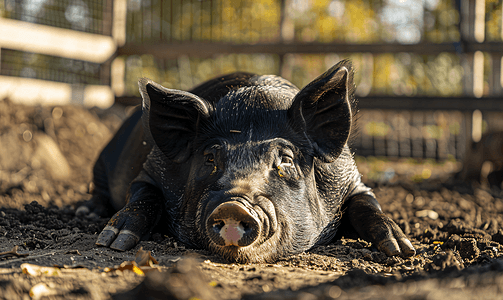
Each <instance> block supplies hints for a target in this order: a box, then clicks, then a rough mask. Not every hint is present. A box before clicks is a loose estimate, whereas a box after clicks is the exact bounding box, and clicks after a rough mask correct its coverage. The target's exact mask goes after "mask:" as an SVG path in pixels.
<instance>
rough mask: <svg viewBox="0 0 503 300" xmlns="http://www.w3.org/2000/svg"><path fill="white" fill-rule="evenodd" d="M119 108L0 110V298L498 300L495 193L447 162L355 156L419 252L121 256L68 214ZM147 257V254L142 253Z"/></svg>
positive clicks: (140, 249) (162, 247)
mask: <svg viewBox="0 0 503 300" xmlns="http://www.w3.org/2000/svg"><path fill="white" fill-rule="evenodd" d="M128 111H129V109H128V108H123V107H112V108H111V109H109V110H106V111H101V110H97V109H94V110H86V109H82V108H79V107H75V106H65V107H26V106H21V105H16V104H13V103H11V102H9V101H7V100H0V252H1V253H0V299H30V297H31V298H34V299H110V298H113V299H138V298H140V297H141V298H144V299H442V300H445V299H502V298H503V230H502V224H503V214H502V213H503V192H502V191H501V189H500V188H499V187H492V188H489V187H484V186H480V185H477V184H467V183H461V182H456V181H454V180H453V179H452V174H453V173H454V172H455V171H457V170H458V169H459V168H460V165H459V163H456V162H443V163H436V162H431V161H421V162H418V161H413V160H395V161H389V160H379V159H373V158H366V159H365V158H358V159H357V163H358V165H359V168H360V171H361V172H362V174H363V176H364V177H363V178H364V181H365V182H366V183H367V184H368V185H370V186H372V187H373V188H374V191H375V193H376V195H377V198H378V200H379V202H380V203H381V205H382V207H383V210H384V211H385V212H386V213H388V214H389V215H390V216H392V218H393V219H394V220H395V221H396V222H397V223H398V224H399V226H400V227H401V228H402V229H403V230H404V232H405V233H406V234H407V235H408V236H409V237H410V239H411V241H412V243H413V245H414V246H415V247H416V249H417V254H416V255H415V256H414V257H411V258H409V259H402V258H400V257H393V258H389V257H386V255H385V254H383V253H381V252H379V251H377V250H376V249H375V248H374V247H373V246H372V245H371V244H370V243H368V242H366V241H364V240H361V239H358V237H357V236H355V235H354V233H353V232H351V231H350V230H345V231H343V232H342V233H341V236H340V239H339V240H337V241H335V242H334V243H333V244H331V245H327V246H322V247H317V248H314V249H311V250H310V251H308V252H305V253H300V254H297V255H293V256H290V257H285V258H283V259H281V260H278V261H277V262H275V263H274V264H233V263H228V262H225V261H224V260H222V259H221V258H219V257H217V256H213V255H211V253H209V252H207V251H202V250H195V249H188V248H185V247H184V246H183V245H181V244H178V243H177V242H176V241H174V240H173V239H171V238H170V237H167V236H163V235H162V234H160V233H155V234H153V235H152V237H151V238H150V240H148V241H142V242H140V243H139V245H138V246H137V247H135V248H134V249H132V250H130V251H126V252H117V251H113V250H110V249H106V248H101V247H97V246H95V245H94V241H95V240H96V237H97V234H98V233H99V232H100V230H101V229H102V228H103V226H104V224H105V223H106V222H107V220H106V219H104V218H99V217H81V216H76V215H75V209H76V207H77V206H78V203H80V202H81V201H85V200H87V199H89V194H88V187H89V182H90V180H91V169H92V165H93V163H94V160H95V159H96V157H97V155H98V153H99V151H100V150H101V148H102V147H103V146H104V145H105V143H106V142H107V141H108V140H109V139H110V137H111V135H112V133H113V132H114V131H115V130H116V129H117V128H118V126H119V125H120V122H121V120H122V119H123V118H124V117H125V116H126V115H127V114H128ZM149 252H150V255H149Z"/></svg>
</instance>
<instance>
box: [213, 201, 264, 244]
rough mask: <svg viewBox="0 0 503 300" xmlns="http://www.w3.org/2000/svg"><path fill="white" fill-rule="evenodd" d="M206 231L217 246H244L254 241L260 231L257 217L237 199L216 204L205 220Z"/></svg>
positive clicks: (260, 227)
mask: <svg viewBox="0 0 503 300" xmlns="http://www.w3.org/2000/svg"><path fill="white" fill-rule="evenodd" d="M206 231H207V233H208V236H209V237H210V239H211V240H212V241H213V242H214V243H215V244H217V245H218V246H238V247H246V246H249V245H251V244H252V243H253V242H255V241H256V240H257V239H258V237H259V236H260V233H261V231H262V226H261V224H260V221H259V219H258V218H257V217H256V216H254V214H253V212H251V211H250V210H249V209H248V208H246V207H245V206H244V205H242V204H241V203H239V202H237V201H229V202H225V203H222V204H220V205H219V206H217V207H216V208H215V209H214V210H213V212H212V213H211V214H210V215H209V217H208V219H207V220H206Z"/></svg>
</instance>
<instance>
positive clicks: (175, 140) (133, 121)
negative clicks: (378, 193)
mask: <svg viewBox="0 0 503 300" xmlns="http://www.w3.org/2000/svg"><path fill="white" fill-rule="evenodd" d="M139 85H140V91H141V94H142V97H143V106H142V111H138V112H136V113H135V114H133V116H132V117H131V118H130V119H128V120H127V121H126V122H125V124H124V125H123V126H122V127H121V129H120V130H119V132H118V133H117V135H116V136H115V137H114V139H113V140H112V141H111V142H110V144H109V145H108V146H107V147H106V148H105V150H104V151H103V153H102V154H101V156H100V158H99V159H98V161H97V163H96V165H95V168H94V184H95V189H94V192H93V198H92V200H91V201H90V203H89V204H88V206H87V208H88V209H89V208H90V209H93V210H95V211H98V212H101V213H102V212H103V211H104V209H105V208H106V205H109V206H110V208H112V209H114V210H118V212H117V213H116V214H115V215H114V216H113V217H112V218H111V220H110V221H109V223H108V225H107V226H106V227H105V228H104V229H103V231H102V232H101V234H100V235H99V237H98V240H97V242H96V244H97V245H101V246H106V247H110V248H112V249H117V250H128V249H130V248H132V247H133V246H135V245H136V244H137V242H138V241H139V240H140V239H141V238H142V237H144V236H146V235H147V234H148V233H149V232H150V231H151V230H152V228H153V227H154V226H155V225H158V226H163V228H164V229H166V230H167V232H168V233H169V234H170V235H172V236H173V237H175V238H176V239H177V240H179V241H181V242H183V243H184V244H186V245H188V246H189V247H196V248H206V249H209V250H211V251H212V252H214V253H217V254H220V255H221V256H223V257H225V258H227V259H229V260H231V261H237V262H271V261H274V260H275V259H277V258H278V257H281V256H284V255H287V254H291V253H296V252H300V251H305V250H308V249H310V248H311V247H313V246H315V245H319V244H326V243H329V242H330V241H331V240H333V238H334V236H335V234H336V231H337V228H338V225H339V224H340V223H341V221H342V220H344V218H346V219H347V220H348V222H349V224H351V225H352V226H353V227H354V229H355V230H356V232H357V233H358V234H359V235H360V236H361V237H362V238H364V239H366V240H368V241H370V242H372V243H373V245H375V246H376V247H377V248H378V249H380V250H381V251H383V252H385V253H386V254H387V255H389V256H391V255H402V256H404V257H407V256H411V255H414V253H415V250H414V248H413V246H412V244H411V243H410V241H409V240H408V239H407V238H406V237H405V235H404V234H403V232H402V231H401V229H400V228H399V227H398V226H397V225H396V224H395V223H394V222H393V221H392V220H391V219H390V218H389V217H388V216H386V215H385V214H384V213H383V212H382V211H381V207H380V205H379V203H378V202H377V200H376V199H375V196H374V194H373V193H372V191H371V190H370V189H369V188H368V187H366V186H365V185H363V183H362V182H361V181H360V174H359V172H358V170H357V167H356V164H355V161H354V159H353V155H352V153H351V151H350V149H349V147H348V145H347V141H348V138H349V136H350V134H351V132H352V129H353V128H354V121H355V114H356V111H357V108H356V101H355V99H354V83H353V69H352V65H351V63H350V62H349V61H347V60H345V61H341V62H340V63H338V64H337V65H335V66H334V67H332V68H331V69H329V70H328V71H327V72H326V73H324V74H322V75H321V76H320V77H318V78H316V79H315V80H314V81H312V82H311V83H310V84H308V85H307V86H306V87H304V88H303V89H302V90H300V91H299V89H298V88H296V87H295V86H294V85H293V84H291V83H290V82H288V81H287V80H285V79H283V78H281V77H278V76H257V75H254V74H247V73H235V74H231V75H227V76H222V77H218V78H216V79H213V80H210V81H208V82H205V83H203V84H202V85H200V86H198V87H196V88H194V89H193V90H192V91H190V92H185V91H179V90H172V89H167V88H164V87H162V86H161V85H159V84H156V83H154V82H152V81H150V80H148V79H141V80H140V82H139ZM140 119H141V122H140V121H139V120H140ZM128 186H129V193H127V190H128V188H127V187H128ZM126 194H127V195H126ZM126 199H127V201H126ZM107 203H108V204H107Z"/></svg>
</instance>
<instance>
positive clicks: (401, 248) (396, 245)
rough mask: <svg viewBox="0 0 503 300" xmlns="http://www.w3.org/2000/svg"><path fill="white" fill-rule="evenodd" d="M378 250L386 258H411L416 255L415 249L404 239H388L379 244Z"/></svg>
mask: <svg viewBox="0 0 503 300" xmlns="http://www.w3.org/2000/svg"><path fill="white" fill-rule="evenodd" d="M377 248H378V249H379V250H381V251H382V252H384V253H385V254H386V255H387V256H398V255H400V256H402V257H404V258H406V257H411V256H414V255H415V254H416V249H414V246H412V243H411V242H410V241H409V240H408V239H406V238H399V239H398V240H397V239H395V238H388V239H386V240H384V241H382V242H380V243H379V245H378V247H377Z"/></svg>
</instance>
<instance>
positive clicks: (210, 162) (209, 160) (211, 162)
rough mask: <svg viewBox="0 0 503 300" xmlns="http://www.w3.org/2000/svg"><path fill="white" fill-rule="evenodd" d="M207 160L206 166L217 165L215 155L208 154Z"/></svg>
mask: <svg viewBox="0 0 503 300" xmlns="http://www.w3.org/2000/svg"><path fill="white" fill-rule="evenodd" d="M205 158H206V165H208V166H213V165H214V164H215V156H214V155H213V153H209V154H206V155H205Z"/></svg>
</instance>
